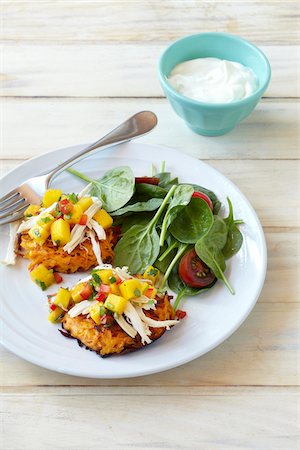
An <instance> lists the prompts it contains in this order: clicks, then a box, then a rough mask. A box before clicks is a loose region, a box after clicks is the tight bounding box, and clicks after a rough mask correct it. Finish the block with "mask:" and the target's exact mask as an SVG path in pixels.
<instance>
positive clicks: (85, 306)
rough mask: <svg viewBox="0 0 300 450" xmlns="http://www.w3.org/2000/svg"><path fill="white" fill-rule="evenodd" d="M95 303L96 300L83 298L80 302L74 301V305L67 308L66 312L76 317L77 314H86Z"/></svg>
mask: <svg viewBox="0 0 300 450" xmlns="http://www.w3.org/2000/svg"><path fill="white" fill-rule="evenodd" d="M97 303H98V301H97V300H92V301H90V300H83V301H82V302H80V303H76V305H75V306H73V308H71V309H70V310H69V313H68V314H69V316H70V317H76V316H79V314H88V313H89V312H90V310H91V308H92V306H94V305H96V304H97Z"/></svg>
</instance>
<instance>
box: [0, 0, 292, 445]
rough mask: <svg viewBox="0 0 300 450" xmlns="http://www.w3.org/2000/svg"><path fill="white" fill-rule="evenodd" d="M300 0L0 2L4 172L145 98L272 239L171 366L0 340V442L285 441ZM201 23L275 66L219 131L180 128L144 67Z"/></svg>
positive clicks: (160, 135) (106, 125)
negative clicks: (247, 107)
mask: <svg viewBox="0 0 300 450" xmlns="http://www.w3.org/2000/svg"><path fill="white" fill-rule="evenodd" d="M298 6H299V3H298V2H297V1H296V0H295V1H290V2H279V1H271V0H266V1H257V2H239V1H233V2H213V1H208V2H202V1H200V0H199V1H196V0H195V1H184V0H182V1H180V0H178V1H176V0H166V1H163V0H159V1H158V0H149V1H147V2H144V1H136V0H128V1H126V2H125V1H121V0H120V1H116V0H113V1H104V0H103V1H101V0H98V1H81V0H61V1H44V0H40V1H26V0H23V1H16V0H14V1H12V0H11V1H2V6H1V17H2V27H1V30H0V33H1V38H2V42H3V58H2V60H1V61H2V63H1V80H2V89H1V113H2V117H1V125H2V146H1V171H2V173H5V172H7V171H8V170H10V169H12V168H14V167H16V166H17V165H18V164H20V163H21V162H22V161H24V160H26V159H27V158H30V157H33V156H35V155H37V154H40V153H44V152H47V151H49V150H52V149H55V148H59V147H63V146H69V145H73V144H79V143H86V142H91V141H93V140H95V139H97V138H98V137H100V136H101V135H102V134H104V133H105V132H107V131H109V130H110V129H111V128H112V127H113V126H114V125H116V124H118V123H119V122H121V121H122V120H124V119H125V118H127V117H128V116H130V115H131V114H133V113H135V112H136V111H139V110H142V109H151V110H153V111H155V112H156V113H157V115H158V117H159V125H158V126H157V128H156V129H155V131H154V132H153V133H151V134H150V135H148V136H146V137H145V138H143V140H144V142H151V143H156V144H163V145H167V146H170V147H175V148H178V149H180V150H181V151H182V152H184V153H187V154H190V155H192V156H194V157H196V158H201V159H202V160H205V161H206V162H207V163H209V164H211V165H212V166H213V167H215V168H216V169H218V170H220V171H221V172H222V173H224V174H225V175H226V176H228V177H229V178H230V179H231V180H232V181H233V182H234V183H236V184H237V186H238V187H239V188H240V189H241V190H242V191H243V192H244V193H245V194H246V196H247V197H248V198H249V200H250V201H251V202H252V204H253V206H254V208H255V209H256V211H257V213H258V215H259V217H260V219H261V221H262V224H263V226H264V231H265V234H266V238H267V243H268V252H269V265H268V274H267V279H266V283H265V286H264V289H263V291H262V294H261V296H260V299H259V301H258V303H257V305H256V307H255V309H254V311H253V312H252V313H251V315H250V317H249V318H248V319H247V320H246V322H245V323H244V324H243V326H242V327H241V328H240V329H239V330H238V331H237V332H236V333H235V334H234V335H233V336H232V337H231V338H230V339H228V340H227V341H226V342H224V343H223V344H222V345H220V346H219V347H218V348H216V349H215V350H213V351H212V352H210V353H209V354H207V355H205V356H203V357H201V358H199V359H197V360H195V361H193V362H191V363H189V364H186V365H185V366H182V367H179V368H177V369H174V370H171V371H168V372H165V373H161V374H157V375H152V376H147V377H142V378H136V379H130V380H128V379H126V380H93V379H83V378H75V377H71V376H64V375H61V374H58V373H53V372H50V371H48V370H45V369H42V368H39V367H36V366H34V365H31V364H30V363H27V362H25V361H23V360H21V359H19V358H18V357H16V356H14V355H13V354H11V353H9V352H8V351H6V350H5V349H1V384H2V391H1V414H2V418H1V427H2V430H1V431H2V438H1V439H2V441H0V446H1V447H2V448H3V449H4V450H16V449H22V450H37V449H38V450H41V449H49V450H50V449H51V450H53V449H67V450H75V449H76V450H77V449H82V448H86V449H89V450H90V449H93V450H94V449H114V450H115V449H135V450H138V449H141V450H144V449H152V450H153V449H155V450H159V449H193V450H194V449H196V450H198V449H203V450H211V449H212V450H214V449H221V450H224V449H230V450H231V449H241V450H245V449H258V450H265V449H267V450H269V449H272V450H274V449H281V450H290V449H293V450H296V448H297V443H298V445H299V427H298V424H299V415H298V417H297V405H298V407H299V390H298V386H299V374H300V371H299V367H300V366H299V355H300V352H299V344H300V343H299V331H300V330H299V297H300V296H299V293H300V286H299V285H300V277H299V262H300V255H299V206H298V203H299V201H298V202H297V194H298V199H299V184H300V183H299V156H300V155H299V143H300V142H299V118H300V114H299V101H298V96H299V46H298V44H299V34H298V35H297V32H296V30H297V27H298V28H299V22H297V19H296V17H297V9H299V8H298ZM200 31H225V32H231V33H235V34H238V35H240V36H242V37H244V38H246V39H249V40H251V41H252V42H254V43H256V44H257V45H259V46H260V47H261V48H262V50H263V51H264V52H265V53H266V55H267V56H268V58H269V59H270V62H271V65H272V70H273V76H272V81H271V84H270V86H269V89H268V91H267V93H266V95H265V97H264V98H263V100H262V101H261V102H260V103H259V105H258V107H257V108H256V110H255V112H254V113H253V114H252V115H251V117H249V118H248V119H246V120H245V121H244V122H243V123H242V124H240V125H239V126H238V128H236V129H235V130H234V131H232V132H231V133H230V134H228V135H225V136H222V137H218V138H204V137H201V136H197V135H195V134H193V133H192V132H191V131H190V130H189V129H187V128H186V126H185V125H184V123H183V122H182V121H181V120H180V119H179V118H178V117H177V116H176V115H175V114H174V112H173V111H172V110H171V108H170V106H169V104H168V103H167V101H166V99H165V98H163V95H162V91H161V89H160V87H159V84H158V81H157V76H156V64H157V60H158V57H159V54H160V53H161V51H162V50H163V49H164V48H165V47H166V45H167V44H168V43H169V42H170V41H172V40H174V39H176V38H179V37H181V36H183V35H186V34H190V33H195V32H200ZM297 58H298V71H297V64H296V60H297ZM298 414H299V413H298ZM297 422H298V424H297ZM298 448H299V447H298Z"/></svg>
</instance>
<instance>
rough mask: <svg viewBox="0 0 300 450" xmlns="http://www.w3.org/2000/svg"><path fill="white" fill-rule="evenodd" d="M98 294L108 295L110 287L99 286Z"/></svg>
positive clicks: (105, 285)
mask: <svg viewBox="0 0 300 450" xmlns="http://www.w3.org/2000/svg"><path fill="white" fill-rule="evenodd" d="M99 292H101V293H102V294H106V295H108V294H109V293H110V286H108V285H107V284H100V286H99Z"/></svg>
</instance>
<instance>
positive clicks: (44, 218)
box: [37, 213, 55, 234]
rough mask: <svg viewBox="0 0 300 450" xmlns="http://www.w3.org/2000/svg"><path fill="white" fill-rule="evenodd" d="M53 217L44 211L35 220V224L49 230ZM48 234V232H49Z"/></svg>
mask: <svg viewBox="0 0 300 450" xmlns="http://www.w3.org/2000/svg"><path fill="white" fill-rule="evenodd" d="M54 220H55V219H54V217H53V216H52V215H51V214H49V213H45V214H43V215H41V217H40V219H39V220H38V221H37V225H38V226H39V227H41V228H44V229H45V230H47V231H49V230H50V227H51V225H52V223H53V222H54ZM49 234H50V232H49Z"/></svg>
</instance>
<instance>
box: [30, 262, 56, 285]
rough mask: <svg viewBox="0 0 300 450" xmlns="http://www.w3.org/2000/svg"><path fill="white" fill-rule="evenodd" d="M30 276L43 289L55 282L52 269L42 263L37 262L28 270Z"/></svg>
mask: <svg viewBox="0 0 300 450" xmlns="http://www.w3.org/2000/svg"><path fill="white" fill-rule="evenodd" d="M30 278H31V280H32V281H34V282H35V283H36V284H37V285H38V286H40V288H41V289H42V290H43V291H44V290H45V289H47V287H49V286H50V285H51V284H53V283H54V282H55V279H54V275H53V270H49V269H47V267H45V266H44V264H39V265H38V266H37V267H36V268H35V269H33V270H32V271H31V272H30Z"/></svg>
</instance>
